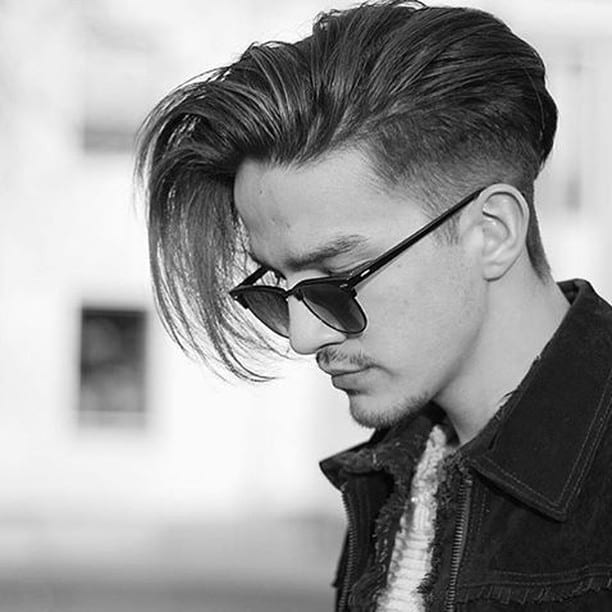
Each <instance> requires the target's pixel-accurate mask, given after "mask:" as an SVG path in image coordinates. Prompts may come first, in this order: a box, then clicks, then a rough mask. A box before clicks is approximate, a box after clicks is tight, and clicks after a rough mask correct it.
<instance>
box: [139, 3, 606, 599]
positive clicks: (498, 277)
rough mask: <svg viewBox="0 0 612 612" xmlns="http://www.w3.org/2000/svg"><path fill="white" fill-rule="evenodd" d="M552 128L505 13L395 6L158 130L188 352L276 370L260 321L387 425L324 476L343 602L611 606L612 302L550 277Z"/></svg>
mask: <svg viewBox="0 0 612 612" xmlns="http://www.w3.org/2000/svg"><path fill="white" fill-rule="evenodd" d="M555 128H556V108H555V104H554V102H553V100H552V99H551V97H550V95H549V93H548V92H547V90H546V87H545V82H544V66H543V64H542V61H541V59H540V57H539V56H538V54H537V53H536V52H535V51H534V50H533V49H532V48H531V47H530V46H529V45H528V44H527V43H525V42H524V41H522V40H521V39H519V38H517V37H516V36H515V35H514V34H513V33H512V32H511V31H510V30H509V29H508V28H507V27H506V26H505V25H504V24H502V23H501V22H499V21H498V20H497V19H495V18H494V17H492V16H491V15H489V14H486V13H483V12H480V11H476V10H471V9H464V8H428V7H424V6H422V5H420V4H416V3H410V4H406V3H401V2H385V3H379V4H371V5H363V6H361V7H358V8H355V9H351V10H347V11H342V12H332V13H329V14H327V15H323V16H321V17H320V18H319V19H318V20H317V22H316V24H315V26H314V29H313V33H312V35H311V36H309V37H308V38H305V39H304V40H302V41H300V42H298V43H296V44H283V43H269V44H263V45H255V46H252V47H250V48H249V49H247V51H246V52H245V53H244V54H243V56H242V57H241V58H240V59H239V60H238V61H237V62H235V63H234V64H232V65H231V66H228V67H226V68H222V69H220V70H218V71H216V72H214V73H212V74H210V75H209V76H208V77H206V78H205V79H203V80H200V81H197V82H192V83H190V84H187V85H185V86H183V87H181V88H179V89H178V90H176V91H175V92H174V93H172V94H170V95H169V96H168V97H167V98H166V99H165V100H164V101H162V102H161V103H160V105H159V106H158V107H157V108H156V109H155V110H154V111H153V113H152V114H151V116H150V117H149V119H148V122H147V123H146V125H145V128H144V131H143V134H142V139H141V144H140V171H141V174H142V176H143V177H144V179H145V182H146V186H147V193H148V205H149V232H150V248H151V264H152V271H153V277H154V281H155V286H156V289H157V298H158V301H159V305H160V309H161V313H162V315H163V317H164V319H165V321H166V323H167V326H168V328H169V329H170V331H171V332H172V334H173V335H174V337H175V339H176V340H177V341H178V342H179V343H181V345H182V346H184V347H185V348H190V349H192V350H195V351H196V352H197V353H199V354H200V355H201V356H202V357H203V358H205V359H207V360H208V362H209V363H212V365H219V364H221V365H224V366H226V367H227V368H229V370H230V371H232V372H233V373H235V374H237V375H238V376H242V377H246V378H256V379H257V378H265V372H263V373H262V372H260V371H259V370H257V369H256V368H255V366H254V365H253V361H252V359H251V358H252V357H253V355H255V354H256V353H255V351H256V350H258V349H263V351H268V352H269V351H274V350H276V351H279V352H283V347H282V345H281V346H278V344H276V342H275V341H274V339H273V338H272V336H273V334H272V335H270V334H268V333H267V332H266V331H265V327H264V326H262V325H261V323H263V324H264V325H265V326H267V328H269V329H271V330H272V331H274V332H276V334H277V337H278V336H280V337H284V338H285V339H287V340H288V342H289V344H290V346H291V348H292V349H293V350H294V351H296V352H297V353H302V354H312V355H315V356H316V359H317V363H318V364H319V366H320V367H321V369H322V370H323V371H325V372H326V373H328V374H329V375H330V377H331V382H332V384H333V385H334V386H335V387H337V388H339V389H342V390H344V391H345V392H346V395H347V397H348V400H349V406H350V410H351V413H352V415H353V417H354V418H355V419H356V420H357V421H358V422H359V423H362V424H364V425H366V426H369V427H372V428H374V429H375V433H374V435H373V437H372V439H371V440H370V441H369V442H367V443H365V444H364V445H361V446H359V447H357V448H354V449H351V450H349V451H346V452H344V453H340V454H339V455H337V456H335V457H333V458H331V459H329V460H327V461H325V462H323V464H322V467H323V470H324V472H325V473H326V475H327V476H328V478H329V479H330V480H331V482H332V483H333V484H334V485H335V486H336V487H338V488H339V489H340V490H341V491H342V495H343V498H344V502H345V505H346V509H347V514H348V534H347V539H346V544H345V547H344V550H343V553H342V556H341V559H340V564H339V569H338V575H337V579H336V582H335V584H336V587H337V590H338V591H337V595H338V596H337V609H338V610H368V611H370V610H379V611H390V610H420V609H428V610H475V611H479V610H487V611H490V610H498V609H499V610H513V609H519V608H520V609H521V610H524V609H532V610H608V609H612V534H611V532H610V529H609V527H608V526H609V517H610V516H612V483H611V482H610V481H611V479H612V470H610V469H609V468H608V466H609V465H610V462H611V461H612V434H611V433H610V431H609V417H610V412H611V394H612V388H611V387H610V383H609V379H610V372H611V371H612V309H611V308H610V307H609V306H608V305H607V304H606V303H605V302H604V301H603V300H602V299H601V298H599V297H598V296H597V295H596V294H595V293H594V291H593V289H592V288H591V287H590V285H589V284H588V283H586V282H585V281H572V282H565V283H561V284H560V285H557V284H556V283H555V282H554V281H553V280H552V278H551V276H550V271H549V268H548V265H547V262H546V258H545V255H544V251H543V248H542V244H541V241H540V236H539V231H538V223H537V220H536V214H535V210H534V204H533V183H534V180H535V178H536V176H537V174H538V172H539V171H540V169H541V167H542V165H543V164H544V162H545V160H546V158H547V156H548V154H549V152H550V149H551V147H552V143H553V137H554V133H555ZM245 277H246V278H245ZM232 287H233V289H232ZM230 290H231V291H230ZM232 298H233V300H232ZM232 301H234V302H235V303H234V304H232ZM252 315H254V317H252ZM249 317H250V318H249ZM255 317H256V318H257V319H259V321H256V319H255ZM280 340H281V342H283V341H284V340H283V339H280ZM211 360H212V361H211Z"/></svg>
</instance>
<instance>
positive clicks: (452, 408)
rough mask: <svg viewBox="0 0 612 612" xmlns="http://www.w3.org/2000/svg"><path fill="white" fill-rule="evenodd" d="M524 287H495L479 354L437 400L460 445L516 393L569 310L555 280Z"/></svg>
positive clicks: (476, 348)
mask: <svg viewBox="0 0 612 612" xmlns="http://www.w3.org/2000/svg"><path fill="white" fill-rule="evenodd" d="M522 281H523V282H521V283H513V282H512V281H511V280H510V281H508V282H505V283H503V284H500V285H499V286H492V287H491V290H490V292H489V293H490V295H489V309H488V315H487V318H486V321H485V323H484V325H483V328H482V330H481V333H480V334H479V338H478V340H477V342H476V343H475V345H474V349H473V351H472V353H471V354H470V355H469V356H466V359H465V362H464V365H462V367H461V372H460V373H459V374H458V376H457V377H456V380H455V382H454V383H453V384H452V385H449V387H448V388H447V389H446V390H445V393H444V394H443V395H442V396H441V397H440V398H437V402H438V403H439V404H440V406H441V407H442V408H443V409H444V410H445V412H446V413H447V415H448V418H449V420H450V421H451V423H452V424H453V426H454V428H455V431H456V432H457V435H458V437H459V442H460V444H465V443H466V442H468V441H469V440H471V439H472V438H473V437H474V436H476V435H477V434H478V433H479V432H480V431H481V430H482V428H483V427H484V426H485V425H486V424H487V422H488V421H489V420H490V419H491V417H492V416H493V415H494V414H495V413H496V412H497V410H498V409H499V408H500V407H501V406H502V404H503V403H504V402H505V400H506V398H507V396H508V395H509V394H510V393H512V391H514V389H516V387H517V386H518V385H519V383H520V382H521V381H522V380H523V378H524V377H525V375H526V374H527V372H528V370H529V369H530V367H531V365H532V363H533V362H534V360H535V359H536V358H537V357H538V356H539V355H540V353H541V352H542V350H543V349H544V347H545V346H546V344H547V343H548V342H549V340H550V339H551V338H552V336H553V335H554V333H555V331H556V330H557V328H558V327H559V325H560V324H561V321H562V320H563V317H564V316H565V313H566V312H567V310H568V308H569V303H568V302H567V300H566V298H565V296H564V295H563V293H562V292H561V290H560V289H559V288H558V286H557V285H556V284H555V283H554V282H553V281H552V279H551V280H549V281H548V282H542V281H540V280H539V279H535V278H534V279H530V281H529V282H524V281H525V278H523V279H522ZM513 285H514V287H513ZM517 286H519V287H520V288H521V290H520V291H517V290H516V287H517Z"/></svg>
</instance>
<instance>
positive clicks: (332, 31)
mask: <svg viewBox="0 0 612 612" xmlns="http://www.w3.org/2000/svg"><path fill="white" fill-rule="evenodd" d="M556 123H557V110H556V107H555V103H554V101H553V100H552V98H551V96H550V95H549V93H548V91H547V89H546V85H545V70H544V65H543V62H542V60H541V58H540V56H539V55H538V54H537V52H536V51H535V50H534V49H533V48H532V47H531V46H530V45H529V44H527V43H526V42H525V41H523V40H522V39H520V38H518V37H517V36H516V35H515V34H513V33H512V31H511V30H510V29H509V28H508V27H507V26H506V25H505V24H503V23H502V22H501V21H499V20H498V19H496V18H495V17H493V16H492V15H490V14H488V13H485V12H482V11H479V10H475V9H467V8H447V7H425V6H423V5H422V4H421V3H418V2H402V1H397V0H391V1H383V2H378V3H367V4H363V5H360V6H357V7H356V8H352V9H348V10H344V11H331V12H328V13H325V14H321V15H320V16H319V17H318V18H317V19H316V21H315V23H314V26H313V31H312V34H311V35H310V36H308V37H307V38H304V39H303V40H300V41H299V42H296V43H284V42H269V43H264V44H256V45H252V46H250V47H249V48H248V49H247V50H246V51H245V52H244V53H243V55H242V56H241V57H240V59H238V60H237V61H236V62H235V63H233V64H231V65H230V66H226V67H223V68H220V69H217V70H215V71H213V72H210V73H207V74H206V75H204V76H202V77H199V78H198V79H195V80H193V81H190V82H188V83H187V84H184V85H182V86H180V87H178V88H177V89H176V90H174V91H173V92H171V93H170V94H169V95H168V96H167V97H165V98H164V99H163V100H162V101H161V102H160V103H159V104H158V105H157V106H156V108H155V109H154V110H153V111H152V112H151V114H150V115H149V116H148V118H147V119H146V121H145V123H144V124H143V127H142V129H141V132H140V136H139V144H138V152H137V159H138V161H137V166H136V171H137V175H138V177H139V179H140V181H141V183H142V185H143V186H144V192H145V197H146V201H147V210H148V231H149V247H150V263H151V270H152V277H153V284H154V288H155V296H156V300H157V304H158V307H159V310H160V313H161V316H162V319H163V321H164V322H165V325H166V327H167V329H168V330H169V332H170V333H171V335H172V336H173V338H174V339H175V340H176V341H177V342H178V343H179V344H180V345H181V346H182V347H183V348H184V349H185V350H186V351H188V352H190V353H192V354H195V355H198V356H200V357H201V358H203V359H204V360H205V361H206V362H207V363H208V364H209V365H211V366H212V367H213V369H216V371H217V372H220V371H221V369H220V368H217V367H216V366H223V367H224V368H226V369H228V370H229V371H230V372H232V373H233V374H235V375H237V376H239V377H242V378H247V379H254V380H261V379H265V378H266V377H267V376H266V374H265V373H264V372H262V371H260V370H261V365H262V364H261V363H258V362H257V361H254V360H256V358H257V357H258V356H261V355H262V354H265V353H266V352H268V353H269V352H270V351H277V352H281V353H282V352H283V349H282V348H281V347H280V346H279V345H277V344H275V342H274V340H273V339H272V338H271V337H270V336H268V335H267V334H266V333H264V332H262V331H259V328H258V327H257V326H253V325H252V324H251V323H250V319H249V318H248V317H246V318H245V317H244V314H243V313H242V312H241V310H242V309H238V308H235V307H234V305H233V304H231V303H230V302H231V300H230V298H229V297H228V294H227V292H228V289H229V288H231V287H232V286H233V285H234V284H235V283H236V282H237V281H238V280H239V279H240V278H241V277H242V276H243V275H244V274H245V273H246V271H247V268H248V258H247V256H246V249H245V235H244V231H243V228H242V226H241V223H240V219H239V217H238V215H237V213H236V209H235V206H234V201H233V185H234V178H235V175H236V172H237V169H238V168H239V166H240V165H241V163H242V162H243V161H244V160H245V159H246V158H254V159H258V160H261V161H267V162H271V163H273V164H280V165H296V166H297V165H300V164H306V163H308V162H310V161H313V160H315V159H317V158H319V157H320V156H322V155H323V154H327V153H330V152H333V151H337V150H340V149H346V148H358V149H359V150H361V151H362V152H364V153H365V154H366V155H367V156H368V159H369V160H370V161H371V164H372V168H373V170H374V171H375V172H376V173H377V174H378V175H379V176H380V177H381V178H382V179H383V180H384V181H385V182H386V184H388V185H389V186H393V187H396V186H398V185H399V186H404V187H406V188H407V189H411V190H412V192H413V193H414V192H415V191H416V192H417V193H419V194H420V198H419V199H420V200H421V201H422V202H423V206H424V207H425V208H426V209H427V211H428V212H431V213H432V214H434V213H435V212H436V211H437V210H439V209H441V208H443V207H445V206H447V205H448V204H449V203H450V202H452V201H453V200H454V199H456V198H457V196H459V197H462V196H463V195H464V194H465V193H468V192H469V191H471V190H473V189H475V188H477V187H479V186H482V185H483V184H488V183H494V182H506V183H510V184H512V185H514V186H515V187H517V188H518V189H519V190H520V191H521V192H522V193H523V194H524V195H525V197H526V199H527V201H528V203H529V206H530V213H531V214H530V221H529V228H528V234H527V249H528V253H529V257H530V260H531V263H532V266H533V267H534V269H535V270H536V272H537V274H538V275H539V276H540V277H542V278H544V277H545V276H547V275H548V274H549V269H548V264H547V261H546V257H545V255H544V251H543V248H542V243H541V240H540V235H539V229H538V223H537V219H536V215H535V211H534V208H533V183H534V180H535V178H536V176H537V175H538V173H539V171H540V169H541V168H542V165H543V164H544V162H545V160H546V158H547V156H548V154H549V153H550V150H551V147H552V143H553V138H554V134H555V130H556ZM453 228H454V225H453V224H452V223H451V224H449V228H448V230H446V234H447V237H449V238H451V239H452V237H453V236H452V234H453V231H454V229H453ZM261 349H263V353H262V351H261Z"/></svg>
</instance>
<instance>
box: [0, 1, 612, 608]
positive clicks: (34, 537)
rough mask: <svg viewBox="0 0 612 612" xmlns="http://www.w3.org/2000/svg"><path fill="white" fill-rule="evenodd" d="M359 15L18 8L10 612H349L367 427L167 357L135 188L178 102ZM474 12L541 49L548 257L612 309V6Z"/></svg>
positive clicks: (4, 185) (4, 192) (189, 5)
mask: <svg viewBox="0 0 612 612" xmlns="http://www.w3.org/2000/svg"><path fill="white" fill-rule="evenodd" d="M351 4H352V3H349V2H346V1H344V0H337V1H336V2H322V1H321V0H299V1H298V0H285V1H282V0H229V1H227V2H211V1H210V0H174V1H173V2H161V1H153V0H148V1H145V0H129V1H125V0H87V1H85V0H83V1H81V2H78V1H75V0H0V135H1V136H0V212H1V217H0V612H5V611H6V612H9V611H10V612H26V611H27V612H110V611H112V612H128V611H129V612H139V611H140V610H145V609H146V610H148V611H149V612H158V611H159V612H161V611H164V612H166V611H167V612H191V611H196V610H197V611H198V612H208V611H212V612H224V611H228V612H246V611H250V612H260V611H261V612H275V611H278V612H292V611H293V612H318V611H321V612H323V611H324V610H330V609H331V607H332V592H331V589H330V587H329V583H330V581H331V579H332V578H333V570H334V567H335V563H336V559H337V555H338V552H339V547H340V543H341V539H342V535H343V533H342V532H343V522H344V518H343V515H342V510H341V503H340V499H339V495H338V494H337V493H336V492H335V491H334V490H333V489H332V488H331V486H330V485H329V484H328V483H327V482H326V481H325V480H324V478H323V477H322V475H320V473H319V470H318V466H317V462H318V461H319V460H320V459H321V458H323V457H325V456H327V455H329V454H332V453H334V452H336V451H337V450H340V449H342V448H344V447H346V446H349V445H351V444H353V443H356V442H357V441H361V440H362V439H364V438H365V437H366V436H367V435H368V432H366V431H365V430H362V429H358V428H357V426H355V425H353V424H352V422H351V421H350V418H349V416H348V413H347V410H346V406H345V402H344V398H343V396H342V395H341V394H339V393H336V392H335V391H334V390H333V389H332V388H331V387H330V385H329V381H328V379H327V377H325V376H324V375H323V374H321V373H319V372H318V371H317V369H316V367H314V366H313V364H312V363H311V362H308V361H300V362H295V363H290V364H285V365H284V366H282V367H283V371H282V374H283V376H282V378H281V379H280V380H278V381H276V382H273V383H270V384H267V385H260V386H250V385H245V384H228V383H224V382H222V381H220V380H218V379H216V378H214V377H213V376H212V375H211V374H209V373H208V372H207V371H205V370H204V369H203V368H202V367H201V366H199V365H198V364H195V363H192V362H190V361H189V360H188V359H187V358H186V357H184V356H183V355H182V354H181V353H180V351H179V350H178V349H177V348H176V347H175V346H173V345H172V344H171V343H170V341H169V340H168V339H167V338H166V336H165V335H164V333H163V331H162V330H161V329H160V325H159V323H158V321H157V318H156V315H155V312H154V308H153V306H152V300H151V294H150V288H149V280H148V270H147V254H146V246H145V232H144V215H143V212H142V210H141V209H140V208H139V207H138V206H137V205H136V204H135V203H134V201H133V195H132V194H133V192H132V184H131V180H132V177H131V173H132V164H133V159H132V155H133V138H134V133H135V130H136V129H137V127H138V125H139V123H140V121H141V120H142V119H143V118H144V116H145V114H146V113H147V111H148V110H149V109H150V108H151V107H152V106H153V104H154V103H155V102H156V101H157V100H159V99H160V98H161V97H162V96H163V95H164V94H165V93H166V92H167V91H169V90H170V89H171V88H173V87H174V86H176V85H178V84H179V83H181V82H183V81H185V80H186V79H188V78H190V77H192V76H194V75H195V74H198V73H201V72H202V71H204V70H206V69H208V68H211V67H215V66H217V65H220V64H225V63H227V62H230V61H232V60H233V59H235V58H236V57H237V56H238V55H239V53H240V52H241V51H242V50H243V49H244V48H245V47H246V45H247V44H249V43H250V42H252V41H255V40H257V41H264V40H268V39H296V38H298V37H300V36H303V35H305V34H306V33H307V31H308V28H309V24H310V22H311V19H312V17H313V16H314V15H315V14H316V13H317V12H319V11H321V10H324V9H326V8H330V7H339V8H341V7H346V6H349V5H351ZM432 4H434V3H432ZM445 4H453V2H446V3H445ZM461 4H463V5H472V6H477V7H480V8H483V9H485V10H490V11H491V12H493V13H496V14H498V15H499V16H500V17H502V18H504V19H505V20H506V21H507V22H508V23H509V24H510V25H511V27H513V29H514V30H515V31H516V32H517V33H519V34H520V35H522V36H523V37H525V38H526V39H527V40H529V41H530V42H531V43H532V44H533V45H534V46H535V47H536V48H537V49H538V50H539V51H540V52H541V54H542V55H543V57H544V59H545V62H546V63H547V66H548V70H549V83H550V88H551V90H552V92H553V95H554V97H555V98H556V100H557V103H558V105H559V108H560V124H559V133H558V138H557V144H556V147H555V150H554V153H553V155H552V159H551V161H550V163H549V165H548V167H547V169H546V170H545V172H544V173H543V175H542V177H541V179H540V182H539V184H538V202H539V213H540V217H541V224H542V229H543V235H544V242H545V245H546V246H547V250H548V254H549V257H550V260H551V263H552V267H553V270H554V272H555V276H556V277H557V278H566V277H572V276H581V277H586V278H588V279H590V280H591V281H592V282H593V284H594V285H595V287H596V289H598V290H599V291H600V292H601V293H602V294H603V295H604V296H606V297H607V298H608V299H610V298H612V270H611V269H610V265H609V264H610V262H611V261H612V241H611V240H610V238H609V231H610V229H611V228H612V172H611V170H612V168H611V166H610V159H611V156H610V146H611V145H610V143H612V113H610V108H612V2H609V1H607V0H600V1H596V0H590V1H589V0H574V1H570V0H522V1H521V0H515V1H514V2H507V1H506V2H501V1H500V0H489V1H486V0H481V1H473V2H470V1H465V2H462V3H461Z"/></svg>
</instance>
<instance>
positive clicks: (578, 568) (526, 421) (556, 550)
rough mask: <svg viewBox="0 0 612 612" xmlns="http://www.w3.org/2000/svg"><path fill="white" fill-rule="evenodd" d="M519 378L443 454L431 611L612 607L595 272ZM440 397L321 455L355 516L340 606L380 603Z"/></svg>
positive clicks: (609, 323)
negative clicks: (479, 424) (360, 440)
mask: <svg viewBox="0 0 612 612" xmlns="http://www.w3.org/2000/svg"><path fill="white" fill-rule="evenodd" d="M561 288H562V289H563V291H564V293H565V295H566V296H567V298H568V300H569V301H570V302H571V303H572V306H571V308H570V310H569V311H568V313H567V315H566V316H565V318H564V320H563V322H562V324H561V326H560V327H559V329H558V330H557V332H556V333H555V335H554V336H553V338H552V340H551V341H550V342H549V343H548V345H547V346H546V348H545V349H544V350H543V352H542V354H541V355H540V357H539V358H538V359H536V361H535V362H534V364H533V365H532V367H531V369H530V371H529V373H528V374H527V376H526V377H525V379H524V380H523V381H522V383H521V384H520V386H519V387H518V388H517V389H516V390H515V392H514V393H513V394H512V395H511V396H510V398H509V399H508V400H507V402H506V403H505V405H504V406H503V407H502V408H501V409H500V410H499V411H498V413H497V414H496V415H495V417H494V418H493V419H492V420H491V421H490V422H489V423H488V424H487V426H486V427H485V428H484V429H483V430H482V431H481V432H480V433H479V434H478V436H476V437H475V438H474V439H473V440H472V441H470V442H469V443H468V444H466V445H464V446H463V447H461V448H460V449H459V450H458V451H457V452H456V453H454V454H453V455H452V456H451V457H450V458H449V460H448V461H447V463H446V465H445V466H444V476H443V479H442V482H441V484H440V487H439V490H438V512H437V517H436V525H435V537H434V544H433V557H432V569H431V572H430V573H429V575H428V576H427V577H426V578H425V581H424V582H423V584H422V585H421V591H422V593H423V595H424V599H425V602H426V607H427V610H435V611H441V610H469V611H474V612H481V611H483V612H484V611H487V612H492V611H496V610H500V611H506V612H507V611H510V610H519V609H520V610H533V611H536V610H537V611H544V610H546V611H548V610H550V611H551V612H554V611H557V610H563V611H569V610H585V611H587V610H588V611H599V610H601V611H612V430H611V425H610V417H611V413H612V376H611V373H612V308H611V307H610V305H608V304H607V303H606V302H605V301H604V300H602V299H601V298H600V297H599V296H598V295H597V294H596V293H595V292H594V291H593V289H592V287H591V286H590V285H589V284H588V283H587V282H586V281H581V280H576V281H567V282H563V283H561ZM442 418H443V414H442V413H441V411H440V410H439V409H437V408H436V407H434V406H429V407H428V408H427V409H425V410H423V411H422V412H420V413H419V414H417V415H415V416H412V417H410V418H408V419H406V420H405V421H404V422H402V423H401V424H399V425H398V426H396V427H394V428H392V429H390V430H385V431H377V432H375V433H374V436H373V437H372V439H371V440H370V441H369V442H367V443H365V444H362V445H360V446H357V447H355V448H353V449H350V450H348V451H345V452H343V453H340V454H339V455H336V456H334V457H331V458H330V459H327V460H325V461H323V462H322V463H321V468H322V469H323V472H324V473H325V474H326V476H327V477H328V478H329V480H330V481H331V482H332V483H333V484H334V485H335V486H336V487H337V488H338V489H340V490H341V491H342V496H343V500H344V504H345V507H346V511H347V517H348V529H347V537H346V541H345V545H344V548H343V552H342V556H341V558H340V563H339V566H338V572H337V576H336V581H335V586H336V588H337V600H336V610H339V611H341V612H344V611H345V610H351V611H368V612H369V611H372V612H373V611H374V610H376V598H377V597H378V595H379V594H380V592H381V589H383V588H384V586H385V581H386V575H387V570H388V566H389V561H390V558H391V554H392V551H393V545H394V540H395V534H396V531H397V528H398V524H399V519H400V516H401V514H402V512H403V509H404V506H405V503H406V500H407V497H408V495H409V492H410V482H411V478H412V474H413V471H414V467H415V464H416V463H417V461H418V459H419V457H420V455H421V453H422V451H423V449H424V446H425V442H426V440H427V437H428V435H429V432H430V430H431V427H432V426H433V424H434V423H436V422H438V421H439V420H441V419H442Z"/></svg>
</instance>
